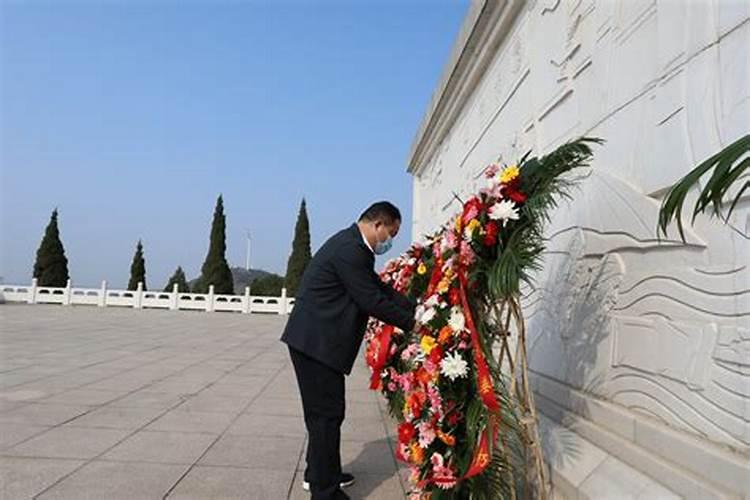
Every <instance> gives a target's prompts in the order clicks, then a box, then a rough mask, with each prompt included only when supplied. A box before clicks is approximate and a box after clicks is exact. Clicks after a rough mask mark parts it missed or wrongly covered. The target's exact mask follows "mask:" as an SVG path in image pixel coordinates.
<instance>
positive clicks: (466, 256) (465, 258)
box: [459, 241, 474, 265]
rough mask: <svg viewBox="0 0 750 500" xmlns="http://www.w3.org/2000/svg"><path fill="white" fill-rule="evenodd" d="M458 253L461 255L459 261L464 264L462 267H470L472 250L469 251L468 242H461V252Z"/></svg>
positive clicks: (472, 257)
mask: <svg viewBox="0 0 750 500" xmlns="http://www.w3.org/2000/svg"><path fill="white" fill-rule="evenodd" d="M459 253H460V254H461V261H462V262H463V263H464V265H470V264H471V263H472V262H474V250H472V249H471V246H470V245H469V243H468V242H466V241H462V242H461V250H460V252H459Z"/></svg>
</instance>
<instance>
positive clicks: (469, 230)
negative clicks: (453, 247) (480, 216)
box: [464, 219, 482, 238]
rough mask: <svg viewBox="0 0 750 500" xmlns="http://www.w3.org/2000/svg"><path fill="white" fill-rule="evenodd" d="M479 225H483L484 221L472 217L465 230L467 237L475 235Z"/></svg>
mask: <svg viewBox="0 0 750 500" xmlns="http://www.w3.org/2000/svg"><path fill="white" fill-rule="evenodd" d="M479 227H482V223H481V222H479V221H478V220H477V219H471V220H470V221H469V223H468V224H467V225H466V229H465V230H464V232H465V233H466V237H467V238H471V237H473V236H474V231H475V230H476V229H477V228H479Z"/></svg>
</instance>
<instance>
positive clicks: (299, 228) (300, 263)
mask: <svg viewBox="0 0 750 500" xmlns="http://www.w3.org/2000/svg"><path fill="white" fill-rule="evenodd" d="M311 259H312V252H311V251H310V221H309V220H308V218H307V205H306V203H305V199H304V198H302V203H300V206H299V214H297V224H296V225H295V226H294V240H293V241H292V253H291V255H289V261H288V262H287V265H286V277H285V278H284V286H285V287H286V292H287V294H288V295H289V296H291V297H294V294H295V293H297V288H298V287H299V284H300V282H301V281H302V274H303V273H304V272H305V268H306V267H307V264H308V263H309V262H310V260H311Z"/></svg>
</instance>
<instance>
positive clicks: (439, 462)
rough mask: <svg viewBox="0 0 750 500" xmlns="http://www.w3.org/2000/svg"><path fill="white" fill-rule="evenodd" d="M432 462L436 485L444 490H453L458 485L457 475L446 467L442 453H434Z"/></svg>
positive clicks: (431, 458)
mask: <svg viewBox="0 0 750 500" xmlns="http://www.w3.org/2000/svg"><path fill="white" fill-rule="evenodd" d="M430 462H431V463H432V473H433V481H434V482H435V484H436V485H437V486H438V487H439V488H442V489H444V490H447V489H450V488H453V487H454V486H455V485H456V483H457V480H456V475H455V474H454V473H453V469H451V468H450V467H448V466H446V465H445V461H444V459H443V456H442V455H441V454H440V453H433V454H432V457H430Z"/></svg>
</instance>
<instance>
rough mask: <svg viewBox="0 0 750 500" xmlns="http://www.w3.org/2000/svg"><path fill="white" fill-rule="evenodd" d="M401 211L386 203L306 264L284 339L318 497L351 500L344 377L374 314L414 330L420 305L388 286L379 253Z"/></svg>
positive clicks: (308, 474)
mask: <svg viewBox="0 0 750 500" xmlns="http://www.w3.org/2000/svg"><path fill="white" fill-rule="evenodd" d="M400 226H401V213H400V212H399V210H398V208H396V207H395V206H394V205H393V204H391V203H389V202H386V201H382V202H378V203H375V204H373V205H371V206H370V207H369V208H368V209H367V210H365V212H364V213H363V214H362V215H361V216H360V218H359V221H358V222H356V223H354V224H352V225H351V226H350V227H348V228H346V229H344V230H342V231H339V232H338V233H336V234H334V235H333V236H332V237H330V238H329V239H328V241H326V242H325V243H324V244H323V246H322V247H321V248H320V249H319V250H318V251H317V253H316V254H315V256H314V257H313V259H312V260H311V261H310V263H309V264H308V265H307V269H306V270H305V273H304V275H303V276H302V282H301V283H300V286H299V288H298V290H297V294H296V297H295V303H294V309H293V310H292V313H291V315H290V316H289V321H288V322H287V325H286V329H285V330H284V334H283V336H282V337H281V340H282V341H283V342H286V344H287V345H288V346H289V353H290V355H291V358H292V364H293V365H294V371H295V373H296V375H297V382H298V384H299V389H300V394H301V395H302V406H303V409H304V415H305V426H306V427H307V433H308V445H307V469H306V470H305V478H304V479H305V481H304V487H305V489H310V490H311V491H312V498H313V500H345V499H348V498H349V497H348V496H347V495H346V494H345V493H344V492H343V491H342V490H341V487H342V486H348V485H349V484H352V483H353V482H354V476H352V475H351V474H347V473H343V472H342V470H341V454H340V450H339V448H340V443H341V424H342V422H343V421H344V408H345V401H344V375H345V374H346V375H349V374H350V373H351V370H352V366H353V365H354V361H355V359H356V357H357V353H358V352H359V349H360V346H361V344H362V339H363V337H364V333H365V327H366V326H367V320H368V318H369V317H370V316H373V317H375V318H377V319H379V320H381V321H384V322H385V323H388V324H391V325H394V326H397V327H399V328H401V329H402V330H405V331H408V330H411V329H413V328H414V327H415V321H414V303H413V302H412V301H410V300H409V299H408V298H407V297H405V296H403V295H401V294H400V293H398V292H396V291H395V290H394V289H393V288H391V287H390V286H387V285H386V284H385V283H383V282H382V281H381V280H380V278H379V277H378V275H377V274H376V273H375V270H374V265H375V255H376V254H377V255H380V254H383V253H385V252H387V251H388V250H389V249H390V247H391V243H392V240H393V238H394V237H395V236H396V235H397V234H398V231H399V228H400Z"/></svg>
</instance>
